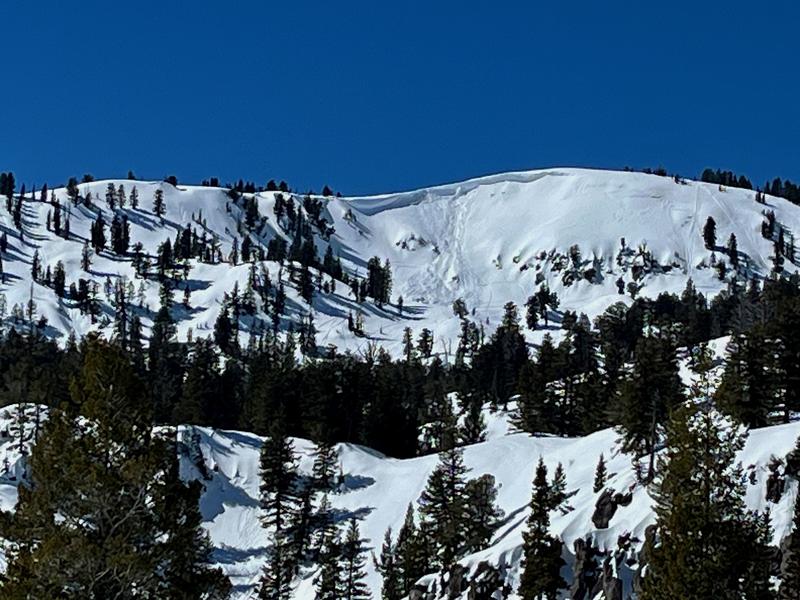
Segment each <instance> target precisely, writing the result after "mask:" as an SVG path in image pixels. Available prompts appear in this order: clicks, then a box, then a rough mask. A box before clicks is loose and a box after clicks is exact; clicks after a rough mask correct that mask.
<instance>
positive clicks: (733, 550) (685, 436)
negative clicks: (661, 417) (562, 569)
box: [642, 347, 768, 600]
mask: <svg viewBox="0 0 800 600" xmlns="http://www.w3.org/2000/svg"><path fill="white" fill-rule="evenodd" d="M711 365H712V363H711V354H710V352H709V351H708V350H707V349H706V348H704V347H701V349H700V350H699V355H698V357H697V358H696V359H695V365H694V367H693V370H694V372H695V378H694V382H693V384H692V388H691V402H689V403H687V404H684V405H682V406H681V407H679V408H678V409H676V410H675V411H674V413H673V416H672V418H671V420H670V422H669V426H668V429H667V449H666V450H665V453H664V454H663V456H661V457H660V458H659V476H658V478H657V479H656V481H655V485H654V491H653V494H654V498H655V501H656V506H655V512H656V527H657V538H656V540H657V541H656V544H655V545H654V546H653V547H652V548H651V550H650V552H649V556H650V560H649V563H648V566H647V573H646V576H645V578H644V584H643V593H642V598H643V600H661V599H664V600H666V599H667V598H670V599H671V598H723V599H726V598H730V599H733V598H764V597H767V596H765V595H763V594H765V593H766V590H765V589H764V582H763V578H762V577H761V575H760V574H763V568H762V567H763V563H764V562H765V560H764V553H763V552H761V551H759V547H761V546H762V545H763V538H764V535H763V533H762V527H761V525H762V522H761V519H760V518H758V517H754V516H753V515H751V514H750V513H748V512H747V510H746V507H745V504H744V492H745V489H744V478H743V476H742V467H741V465H740V464H738V463H736V462H735V461H736V455H737V452H739V451H740V450H741V449H742V447H743V446H744V441H745V437H746V432H745V430H744V429H743V428H742V427H741V426H739V425H736V424H735V423H734V422H733V421H732V420H731V419H729V418H726V417H723V416H722V415H721V414H720V413H719V412H718V411H717V410H716V409H715V408H714V407H713V405H712V401H711V390H712V389H713V387H714V386H713V381H712V379H713V378H712V375H711ZM767 569H768V567H767ZM759 580H761V583H759ZM759 588H761V589H759Z"/></svg>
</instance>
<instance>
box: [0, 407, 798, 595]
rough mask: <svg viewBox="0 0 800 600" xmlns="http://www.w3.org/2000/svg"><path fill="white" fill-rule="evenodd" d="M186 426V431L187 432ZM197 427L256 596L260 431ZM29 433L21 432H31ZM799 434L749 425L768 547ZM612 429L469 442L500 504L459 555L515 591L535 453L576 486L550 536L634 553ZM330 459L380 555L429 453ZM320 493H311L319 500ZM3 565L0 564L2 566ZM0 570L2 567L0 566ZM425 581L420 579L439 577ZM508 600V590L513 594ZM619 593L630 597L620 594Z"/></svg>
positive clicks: (496, 422) (475, 466)
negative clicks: (488, 526) (625, 546)
mask: <svg viewBox="0 0 800 600" xmlns="http://www.w3.org/2000/svg"><path fill="white" fill-rule="evenodd" d="M26 409H27V411H28V427H29V428H30V427H31V423H32V422H33V411H34V407H33V406H32V405H27V407H26ZM16 411H17V407H16V406H9V407H5V408H4V409H3V410H2V411H0V464H3V465H4V473H3V474H2V475H0V501H1V502H2V506H1V507H2V508H3V509H4V510H9V509H11V508H12V507H13V505H14V504H15V502H16V495H17V494H16V486H17V485H18V482H19V479H20V478H21V477H22V476H23V473H24V471H25V458H24V455H23V454H21V453H20V452H19V447H18V433H17V429H16V426H15V423H16V422H17V417H16ZM507 418H508V414H507V413H503V412H500V413H494V414H491V413H487V420H488V421H489V423H488V425H489V430H490V431H501V430H503V429H504V428H505V422H506V421H507ZM188 431H189V430H188V429H186V428H184V432H187V433H188ZM192 431H194V432H196V433H198V434H199V448H200V450H201V452H202V460H203V463H204V465H205V468H206V469H207V471H208V473H209V477H208V479H207V480H204V481H203V484H204V486H205V491H204V493H203V496H202V499H201V510H202V513H203V517H204V520H205V523H204V524H205V526H206V528H207V529H208V531H209V533H210V535H211V539H212V542H213V544H214V547H215V553H214V560H215V562H216V563H217V564H219V565H220V566H221V567H222V568H223V569H224V571H225V572H226V573H227V574H228V575H229V576H230V577H231V579H232V582H233V584H234V586H235V590H236V594H235V597H236V598H240V599H245V598H253V597H254V595H253V586H254V584H255V583H256V582H257V580H258V577H259V574H260V570H261V567H262V565H263V562H264V560H265V558H266V553H267V548H268V546H269V544H270V537H269V532H267V531H266V530H264V529H262V527H261V525H260V523H259V514H260V511H259V508H258V486H259V477H258V463H259V461H258V454H259V448H260V445H261V443H262V438H259V437H258V436H256V435H253V434H249V433H243V432H235V431H215V430H212V429H208V428H194V429H193V430H192ZM29 435H30V434H29ZM798 435H800V423H792V424H789V425H780V426H774V427H768V428H764V429H757V430H753V431H751V432H750V436H749V438H748V440H747V443H746V445H745V448H744V449H743V450H742V452H741V453H740V455H739V460H740V461H741V463H742V465H743V466H744V468H745V476H746V477H747V479H748V483H747V504H748V506H749V507H750V508H751V509H758V510H764V509H766V508H769V509H770V511H771V515H772V525H773V527H774V537H773V543H774V544H776V545H778V544H779V543H780V540H781V539H783V537H784V536H785V535H787V534H788V533H789V532H790V530H791V520H792V511H793V505H794V501H795V498H796V496H797V494H798V487H797V481H796V480H794V479H792V478H787V486H786V490H785V492H784V493H783V495H782V496H781V498H780V501H779V502H778V503H770V502H767V501H766V500H765V489H766V480H767V477H768V476H769V469H768V464H769V462H770V460H771V459H772V457H781V458H782V457H784V456H786V454H787V453H789V452H790V451H791V450H792V449H793V448H794V446H795V443H796V440H797V438H798ZM617 437H618V436H617V434H616V433H615V432H614V431H613V430H610V429H608V430H604V431H599V432H596V433H594V434H591V435H589V436H587V437H584V438H554V437H533V436H530V435H528V434H524V433H511V434H507V435H499V436H496V437H491V436H490V437H489V439H487V441H485V442H482V443H479V444H475V445H472V446H468V447H467V448H466V449H465V453H464V459H465V463H466V465H467V466H468V467H469V469H470V472H469V474H468V476H470V477H476V476H478V475H481V474H483V473H491V474H492V475H494V476H495V478H496V480H497V484H498V487H499V491H498V497H497V502H498V504H499V506H500V507H501V508H502V509H503V511H504V512H505V520H504V522H503V525H502V526H501V527H500V528H499V529H498V531H497V532H496V533H495V535H494V536H493V538H492V541H491V545H490V547H489V548H487V549H486V550H484V551H481V552H478V553H475V554H473V555H470V556H467V557H466V558H464V559H463V560H462V561H461V563H462V564H464V565H465V566H467V567H468V568H469V569H471V570H473V571H474V569H476V568H477V566H478V565H479V564H480V563H481V562H484V561H485V562H488V563H489V564H491V565H493V566H495V567H500V568H501V570H502V571H503V573H504V575H505V576H506V578H507V582H508V583H509V584H510V585H512V586H513V587H516V584H517V582H518V576H519V562H520V559H521V544H522V531H523V529H524V527H525V519H526V517H527V503H528V502H529V500H530V494H531V481H532V479H533V472H534V469H535V466H536V463H537V461H538V460H539V457H540V456H541V457H543V459H544V461H545V463H546V464H547V466H548V468H549V469H550V471H551V473H552V469H554V468H555V466H556V464H557V463H559V462H561V463H562V464H563V465H564V467H565V470H566V477H567V490H568V491H569V492H574V495H573V496H572V497H571V498H570V500H569V505H570V506H571V507H572V509H573V510H571V511H570V512H567V513H566V514H558V513H553V515H552V523H551V531H552V532H553V533H556V534H558V535H559V536H561V537H562V539H563V540H564V542H565V548H567V549H568V550H569V551H570V552H571V551H572V548H573V542H574V541H575V540H576V539H579V538H586V537H587V536H591V537H592V538H593V540H594V543H595V545H596V546H599V547H600V548H601V549H603V550H610V551H612V552H613V551H614V550H615V549H617V546H618V541H619V539H620V536H622V537H623V539H624V538H625V536H630V537H631V538H632V540H633V543H632V544H631V547H630V549H629V550H628V551H627V552H624V553H623V554H622V557H623V558H635V553H636V551H637V550H638V548H639V547H640V545H641V541H642V540H643V539H644V532H645V528H646V527H647V526H648V525H650V524H651V523H652V522H653V518H654V517H653V513H652V510H651V506H652V500H651V498H650V495H649V494H648V491H647V489H646V488H644V487H642V486H641V485H637V484H636V483H635V481H636V480H635V476H634V473H633V469H632V467H631V460H630V457H629V456H627V455H625V454H622V453H620V452H619V451H618V449H617V442H616V440H617ZM294 446H295V451H296V452H297V454H298V456H299V457H300V467H301V470H302V471H303V472H306V473H308V472H310V469H311V465H312V462H313V456H312V455H313V452H314V445H313V444H312V443H311V442H308V441H305V440H300V439H296V440H294ZM337 448H338V454H339V462H340V465H341V470H342V473H343V474H344V475H345V483H344V485H343V486H342V487H341V488H340V489H339V490H338V491H336V492H335V493H332V494H331V495H330V496H329V498H330V500H331V503H332V505H333V508H334V511H335V514H336V518H337V519H339V520H340V521H342V520H345V519H347V518H349V517H350V516H351V515H356V516H357V517H358V518H359V520H360V528H361V533H362V537H363V538H364V546H365V548H366V549H367V551H368V552H373V553H375V554H378V553H379V552H380V545H381V543H382V541H383V535H384V532H385V531H386V528H387V527H392V530H393V531H394V532H395V535H396V533H397V531H398V530H399V528H400V526H401V525H402V522H403V518H404V514H405V511H406V507H407V506H408V504H409V503H411V504H414V505H416V504H417V500H418V498H419V496H420V494H421V492H422V490H423V488H424V486H425V483H426V480H427V477H428V475H429V474H430V472H431V471H432V470H433V468H434V467H435V465H436V462H437V456H436V455H430V456H424V457H419V458H413V459H407V460H397V459H392V458H387V457H385V456H383V455H381V454H379V453H376V452H374V451H372V450H370V449H368V448H364V447H360V446H355V445H351V444H341V445H339V446H338V447H337ZM601 453H603V455H604V457H605V458H606V461H607V467H608V473H609V478H608V481H607V484H606V487H607V488H613V489H614V490H615V491H616V492H620V493H622V494H626V493H630V494H631V499H630V503H629V504H627V505H624V506H623V505H620V506H619V507H618V508H617V510H616V512H615V513H614V515H613V517H612V518H611V520H610V522H609V525H608V527H607V528H603V529H598V528H597V527H596V526H595V525H594V524H593V522H592V515H593V513H594V510H595V505H596V504H597V501H598V499H599V497H600V493H596V492H593V490H592V484H593V480H594V470H595V465H596V463H597V460H598V458H599V456H600V454H601ZM182 476H183V477H185V478H198V479H202V476H201V473H200V471H199V470H198V469H197V468H196V466H195V463H193V462H192V461H190V460H189V459H188V457H185V458H184V460H183V461H182ZM318 500H319V498H317V501H318ZM565 558H566V559H567V567H565V569H564V571H563V574H564V575H565V577H566V578H567V580H568V581H569V580H570V579H571V568H572V565H573V561H574V557H573V556H571V555H569V556H566V557H565ZM1 562H2V561H0V563H1ZM0 567H2V565H1V564H0ZM367 571H368V578H367V583H368V585H369V587H370V589H371V591H372V594H373V597H374V598H377V597H379V594H380V584H381V578H380V575H379V574H378V573H377V572H376V571H375V568H374V565H373V563H372V561H371V560H369V561H368V562H367ZM314 574H315V572H314V570H313V569H305V570H304V571H303V572H302V573H301V578H300V579H299V582H298V583H297V585H296V587H295V591H294V597H295V598H298V599H303V600H305V599H310V598H313V597H314V592H313V577H314ZM616 574H617V576H619V577H620V578H621V579H622V580H623V581H624V582H625V586H626V590H625V591H626V593H627V591H628V589H629V586H630V580H631V577H632V570H630V569H627V568H626V567H625V563H624V562H623V561H620V563H619V565H618V566H617V571H616ZM437 579H438V577H435V576H431V577H429V578H428V581H430V582H433V581H436V580H437ZM512 597H514V596H512ZM626 597H627V596H626Z"/></svg>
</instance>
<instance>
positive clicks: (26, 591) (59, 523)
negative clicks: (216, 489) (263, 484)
mask: <svg viewBox="0 0 800 600" xmlns="http://www.w3.org/2000/svg"><path fill="white" fill-rule="evenodd" d="M109 382H113V385H109ZM145 389H146V388H145V386H144V385H143V383H142V381H141V380H140V379H139V378H138V376H137V375H136V374H135V372H134V370H133V368H132V366H131V364H130V363H129V362H128V359H127V357H126V356H125V355H124V353H123V352H122V350H121V349H120V348H119V347H117V346H113V345H110V344H108V343H106V342H102V341H99V340H97V339H90V340H89V341H88V342H87V343H86V345H85V349H84V355H83V360H82V365H81V366H80V368H79V370H78V372H77V374H76V376H75V378H74V380H73V382H72V384H71V386H70V396H71V403H70V404H66V403H65V404H64V405H63V406H62V407H61V408H58V409H54V410H52V411H51V414H50V417H49V418H48V420H47V421H46V422H45V424H44V425H43V426H42V428H41V433H40V436H39V438H38V441H37V442H36V444H35V446H34V448H33V452H32V454H31V459H30V468H31V480H30V485H29V486H21V487H20V490H19V503H18V505H17V508H16V511H15V513H14V514H13V515H12V516H11V517H10V520H8V521H5V523H6V524H8V525H9V527H8V530H6V531H2V532H0V533H2V535H3V537H4V538H6V540H8V541H10V542H11V550H10V553H9V554H7V555H6V558H7V560H8V568H7V570H6V573H5V576H4V579H3V581H2V583H0V595H2V596H3V597H4V598H63V597H69V598H87V599H90V600H91V599H97V600H100V599H105V598H130V597H139V598H147V597H151V598H156V597H161V598H164V597H166V598H179V599H186V600H188V599H207V600H211V599H215V600H216V599H222V598H225V597H227V595H228V591H229V589H230V586H229V582H228V581H227V579H225V578H224V577H223V576H222V575H221V573H220V572H219V571H218V570H211V569H209V568H208V560H209V551H210V545H209V542H208V538H207V537H206V535H205V533H204V532H203V530H202V528H201V527H200V523H201V518H200V514H199V511H198V508H197V501H198V498H199V488H198V487H197V486H196V485H194V484H191V485H188V486H187V485H186V484H184V483H183V482H181V481H180V480H179V478H178V475H177V474H178V471H177V455H176V448H175V444H174V441H173V440H172V439H171V437H170V434H169V433H168V432H162V433H159V432H154V430H153V422H152V415H151V413H150V411H149V410H148V408H147V407H148V402H147V401H146V396H145V394H144V390H145ZM79 415H80V416H79ZM65 590H68V591H65ZM133 590H135V591H136V594H135V596H131V592H132V591H133Z"/></svg>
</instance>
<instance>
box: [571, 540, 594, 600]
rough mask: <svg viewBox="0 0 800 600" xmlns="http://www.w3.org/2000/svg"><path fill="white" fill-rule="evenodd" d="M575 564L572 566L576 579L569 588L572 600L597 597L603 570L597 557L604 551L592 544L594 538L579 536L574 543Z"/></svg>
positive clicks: (585, 599)
mask: <svg viewBox="0 0 800 600" xmlns="http://www.w3.org/2000/svg"><path fill="white" fill-rule="evenodd" d="M573 549H574V551H575V566H574V567H573V568H572V572H573V576H574V579H573V581H572V586H570V589H569V594H570V595H569V597H570V598H572V600H589V599H590V598H595V597H596V596H597V593H598V592H599V591H600V588H601V581H600V577H601V571H600V565H599V563H598V562H597V558H598V557H599V556H602V553H601V552H599V551H598V550H597V548H595V547H594V546H593V545H592V539H591V538H587V539H586V540H582V539H580V538H578V539H577V540H575V543H574V544H573Z"/></svg>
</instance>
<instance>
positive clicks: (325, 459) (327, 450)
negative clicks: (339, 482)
mask: <svg viewBox="0 0 800 600" xmlns="http://www.w3.org/2000/svg"><path fill="white" fill-rule="evenodd" d="M338 459H339V453H338V451H337V450H336V446H334V445H333V444H331V443H330V442H328V441H327V440H323V441H320V442H319V443H318V444H317V451H316V453H315V454H314V465H313V467H312V477H313V478H314V486H315V487H316V489H318V490H321V491H329V490H331V489H332V488H333V484H334V478H335V476H336V465H337V462H338Z"/></svg>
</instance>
